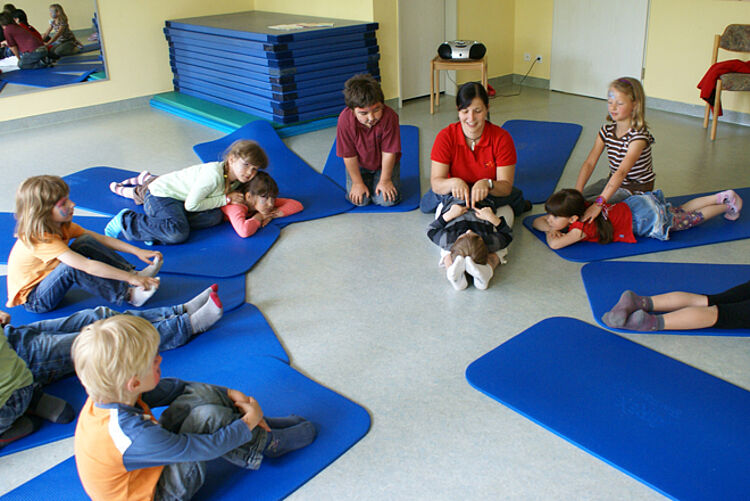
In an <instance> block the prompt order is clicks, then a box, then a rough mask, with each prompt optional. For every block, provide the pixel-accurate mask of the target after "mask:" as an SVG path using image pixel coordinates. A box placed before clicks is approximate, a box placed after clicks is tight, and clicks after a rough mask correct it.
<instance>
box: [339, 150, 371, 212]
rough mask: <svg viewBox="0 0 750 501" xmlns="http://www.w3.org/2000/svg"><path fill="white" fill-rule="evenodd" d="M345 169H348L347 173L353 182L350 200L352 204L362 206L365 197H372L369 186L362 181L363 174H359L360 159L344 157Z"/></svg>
mask: <svg viewBox="0 0 750 501" xmlns="http://www.w3.org/2000/svg"><path fill="white" fill-rule="evenodd" d="M344 167H346V172H348V173H349V177H350V178H351V180H352V189H351V190H350V191H349V193H348V195H349V200H351V201H352V203H355V204H360V203H362V200H363V199H364V197H369V196H370V190H369V189H367V185H366V184H365V182H364V180H363V179H362V173H361V172H359V158H358V157H344Z"/></svg>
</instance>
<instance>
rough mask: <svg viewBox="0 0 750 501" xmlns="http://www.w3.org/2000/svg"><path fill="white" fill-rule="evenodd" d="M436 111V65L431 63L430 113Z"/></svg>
mask: <svg viewBox="0 0 750 501" xmlns="http://www.w3.org/2000/svg"><path fill="white" fill-rule="evenodd" d="M434 113H435V65H434V64H433V63H430V115H433V114H434Z"/></svg>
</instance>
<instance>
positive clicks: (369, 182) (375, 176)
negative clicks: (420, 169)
mask: <svg viewBox="0 0 750 501" xmlns="http://www.w3.org/2000/svg"><path fill="white" fill-rule="evenodd" d="M382 172H383V169H378V170H375V171H373V170H369V169H363V168H362V167H360V168H359V173H360V174H361V175H362V181H364V183H365V186H367V189H368V190H370V196H369V197H364V200H362V203H360V204H354V205H357V206H358V207H364V206H365V205H370V202H372V203H374V204H375V205H380V206H382V207H391V206H393V205H396V204H398V203H399V202H401V163H400V162H396V164H395V165H394V166H393V172H392V173H391V182H392V183H393V186H395V187H396V192H397V195H396V200H392V201H390V200H386V199H385V197H383V194H382V193H375V187H376V186H377V185H378V183H379V182H380V175H381V174H382ZM351 191H352V178H351V177H350V176H349V171H346V195H347V198H348V196H349V193H350V192H351ZM349 201H350V202H352V201H351V199H349ZM352 203H354V202H352Z"/></svg>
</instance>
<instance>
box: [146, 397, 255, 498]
mask: <svg viewBox="0 0 750 501" xmlns="http://www.w3.org/2000/svg"><path fill="white" fill-rule="evenodd" d="M241 416H242V413H241V412H240V411H239V409H238V408H237V407H236V406H235V405H234V402H232V400H231V399H230V398H229V396H228V395H227V391H226V388H222V387H219V386H213V385H210V384H203V383H189V384H188V386H187V387H186V389H185V392H184V393H183V394H182V395H180V396H179V397H177V398H176V399H174V400H173V401H172V403H171V404H170V405H169V407H168V408H167V409H166V410H165V411H164V413H162V415H161V418H159V423H160V424H161V425H162V427H164V428H165V429H167V430H170V431H172V432H174V433H213V432H214V431H216V430H218V429H219V428H222V427H224V426H227V425H229V424H230V423H232V422H234V421H236V420H237V419H239V418H240V417H241ZM267 442H268V433H267V432H266V431H265V430H263V429H262V428H260V427H256V428H255V429H254V430H253V438H252V440H250V441H249V442H247V443H245V444H242V445H240V446H239V447H237V448H236V449H233V450H231V451H229V452H228V453H226V454H225V455H223V456H222V458H224V459H226V460H227V461H229V462H230V463H232V464H234V465H237V466H239V467H241V468H246V469H251V470H257V469H258V468H260V463H261V461H262V460H263V449H265V447H266V444H267ZM205 476H206V466H205V463H204V462H202V461H195V462H188V463H174V464H169V465H167V466H165V467H164V470H163V471H162V474H161V477H159V482H158V483H157V484H156V491H155V494H154V499H155V500H178V499H190V498H191V497H192V496H193V495H194V494H195V493H196V492H197V491H198V489H200V487H201V486H202V485H203V482H204V480H205Z"/></svg>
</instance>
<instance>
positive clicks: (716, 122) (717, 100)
mask: <svg viewBox="0 0 750 501" xmlns="http://www.w3.org/2000/svg"><path fill="white" fill-rule="evenodd" d="M720 114H721V79H719V80H717V81H716V97H715V98H714V120H713V122H712V123H711V141H713V140H714V139H716V126H717V125H719V115H720Z"/></svg>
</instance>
